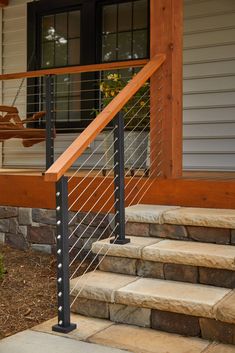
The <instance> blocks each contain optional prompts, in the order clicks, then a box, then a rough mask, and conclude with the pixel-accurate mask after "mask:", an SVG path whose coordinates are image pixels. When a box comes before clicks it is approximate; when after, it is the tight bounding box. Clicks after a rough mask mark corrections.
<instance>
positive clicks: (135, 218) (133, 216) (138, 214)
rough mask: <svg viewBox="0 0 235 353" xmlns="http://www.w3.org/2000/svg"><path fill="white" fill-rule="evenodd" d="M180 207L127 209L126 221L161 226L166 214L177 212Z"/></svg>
mask: <svg viewBox="0 0 235 353" xmlns="http://www.w3.org/2000/svg"><path fill="white" fill-rule="evenodd" d="M178 208H180V207H179V206H164V205H142V204H141V205H134V206H129V207H126V209H125V213H126V220H127V221H128V222H141V223H157V224H161V223H163V221H162V216H163V214H164V212H166V211H170V210H175V209H178Z"/></svg>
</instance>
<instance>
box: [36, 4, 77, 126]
mask: <svg viewBox="0 0 235 353" xmlns="http://www.w3.org/2000/svg"><path fill="white" fill-rule="evenodd" d="M41 33H42V34H41V68H52V67H62V66H68V65H79V64H80V10H75V11H70V12H62V13H55V14H54V15H50V16H43V17H42V21H41ZM72 86H74V83H73V76H72V75H65V76H57V77H56V81H55V89H54V92H55V93H54V94H55V109H56V113H55V122H56V126H57V127H59V126H61V124H62V126H63V125H64V126H68V124H69V122H70V121H71V120H73V121H79V120H80V112H79V111H80V98H79V95H80V92H79V94H74V93H73V89H71V87H72ZM76 90H78V91H80V83H76ZM44 99H45V98H44ZM76 100H78V102H76ZM41 105H42V106H44V105H45V102H44V101H42V102H41ZM58 124H59V125H58Z"/></svg>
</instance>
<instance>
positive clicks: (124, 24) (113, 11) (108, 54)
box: [101, 0, 149, 62]
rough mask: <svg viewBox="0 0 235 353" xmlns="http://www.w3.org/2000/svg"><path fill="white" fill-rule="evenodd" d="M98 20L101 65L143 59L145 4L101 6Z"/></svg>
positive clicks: (145, 47) (136, 1)
mask: <svg viewBox="0 0 235 353" xmlns="http://www.w3.org/2000/svg"><path fill="white" fill-rule="evenodd" d="M102 20H103V22H102V57H101V60H102V61H103V62H105V61H116V60H130V59H141V58H146V57H147V55H148V33H149V29H148V27H149V23H148V22H149V21H148V0H132V1H128V2H124V3H119V4H113V5H104V6H103V7H102Z"/></svg>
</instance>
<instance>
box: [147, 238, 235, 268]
mask: <svg viewBox="0 0 235 353" xmlns="http://www.w3.org/2000/svg"><path fill="white" fill-rule="evenodd" d="M142 259H143V260H147V261H154V262H165V263H176V264H184V265H191V266H201V267H210V268H219V269H226V270H233V271H234V270H235V247H234V246H231V245H218V244H209V243H199V242H193V241H192V242H189V241H178V240H163V241H161V242H158V243H156V244H152V245H149V246H147V247H145V248H143V250H142Z"/></svg>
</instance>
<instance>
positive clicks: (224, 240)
mask: <svg viewBox="0 0 235 353" xmlns="http://www.w3.org/2000/svg"><path fill="white" fill-rule="evenodd" d="M126 235H132V236H139V237H156V238H166V239H174V240H184V241H187V240H188V241H199V242H205V243H215V244H224V245H229V244H230V245H235V229H232V228H230V229H229V228H216V227H215V228H214V227H204V226H189V225H175V224H166V223H165V224H157V223H155V224H154V223H152V224H151V223H136V222H127V224H126Z"/></svg>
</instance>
